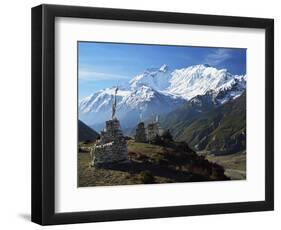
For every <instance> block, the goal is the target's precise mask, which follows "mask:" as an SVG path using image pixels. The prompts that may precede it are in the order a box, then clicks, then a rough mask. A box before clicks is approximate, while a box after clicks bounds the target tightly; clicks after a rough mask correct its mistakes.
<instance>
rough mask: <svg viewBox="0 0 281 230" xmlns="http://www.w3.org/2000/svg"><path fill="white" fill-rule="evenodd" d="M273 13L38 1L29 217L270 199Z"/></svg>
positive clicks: (250, 204)
mask: <svg viewBox="0 0 281 230" xmlns="http://www.w3.org/2000/svg"><path fill="white" fill-rule="evenodd" d="M273 33H274V22H273V19H262V18H246V17H230V16H215V15H200V14H183V13H171V12H153V11H138V10H125V9H108V8H93V7H76V6H58V5H40V6H37V7H34V8H32V221H33V222H36V223H38V224H41V225H51V224H69V223H83V222H98V221H113V220H129V219H142V218H161V217H176V216H192V215H205V214H220V213H236V212H250V211H267V210H273V207H274V183H273V182H274V174H273V172H274V168H273V167H274V164H273V157H274V156H273V153H274V129H273V128H274V123H273V122H274V107H273V106H274V91H273V90H274V76H273V75H274V34H273Z"/></svg>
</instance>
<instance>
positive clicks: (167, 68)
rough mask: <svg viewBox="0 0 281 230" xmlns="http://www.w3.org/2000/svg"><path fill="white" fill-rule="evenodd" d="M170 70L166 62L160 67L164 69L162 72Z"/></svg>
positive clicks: (160, 69) (161, 69)
mask: <svg viewBox="0 0 281 230" xmlns="http://www.w3.org/2000/svg"><path fill="white" fill-rule="evenodd" d="M168 70H169V67H168V66H167V65H166V64H164V65H162V66H161V67H160V68H159V71H162V72H167V71H168Z"/></svg>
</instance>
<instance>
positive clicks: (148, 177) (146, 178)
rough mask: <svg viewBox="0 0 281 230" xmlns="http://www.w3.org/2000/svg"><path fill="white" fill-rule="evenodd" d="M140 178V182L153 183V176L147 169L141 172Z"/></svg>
mask: <svg viewBox="0 0 281 230" xmlns="http://www.w3.org/2000/svg"><path fill="white" fill-rule="evenodd" d="M141 180H142V183H144V184H153V183H154V177H153V175H152V173H151V172H150V171H149V170H146V171H142V172H141Z"/></svg>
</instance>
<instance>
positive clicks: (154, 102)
mask: <svg viewBox="0 0 281 230" xmlns="http://www.w3.org/2000/svg"><path fill="white" fill-rule="evenodd" d="M245 89H246V75H245V76H244V75H241V76H240V75H232V74H231V73H229V72H228V71H227V70H226V69H217V68H215V67H211V66H209V65H207V64H200V65H194V66H189V67H186V68H182V69H175V70H174V71H171V70H170V69H169V68H168V66H167V65H166V64H163V65H162V66H160V68H150V69H147V70H145V71H144V72H143V73H141V74H139V75H137V76H135V77H134V78H132V79H131V80H130V81H129V82H128V84H127V86H124V87H119V90H118V94H117V117H118V119H120V120H122V121H124V123H125V124H127V125H128V126H129V123H130V125H133V124H134V122H137V119H138V118H139V111H140V110H141V111H142V115H143V119H147V118H149V117H150V116H151V114H152V113H157V114H159V115H161V114H164V113H167V112H169V111H172V110H174V109H175V108H176V107H177V106H180V105H182V104H183V103H185V102H186V101H190V100H191V102H194V103H201V101H200V100H201V99H202V98H203V97H202V98H201V97H200V96H201V95H202V96H204V95H205V96H204V98H203V99H204V100H205V101H206V100H207V99H208V100H207V101H212V102H213V103H215V104H218V105H220V104H224V103H226V102H228V101H229V100H232V99H235V98H237V97H239V96H240V95H241V94H242V93H243V92H244V91H245ZM114 92H115V87H112V88H106V89H103V90H100V91H98V92H95V93H94V94H91V95H90V96H88V97H85V98H84V99H82V100H81V101H80V103H79V119H81V120H82V121H84V122H86V123H87V124H90V125H92V124H98V123H102V121H104V119H105V118H106V119H110V114H111V107H112V95H114ZM197 96H199V97H197ZM195 97H196V98H195ZM192 98H193V99H194V100H193V101H192ZM198 100H199V101H198ZM128 119H130V122H129V120H128Z"/></svg>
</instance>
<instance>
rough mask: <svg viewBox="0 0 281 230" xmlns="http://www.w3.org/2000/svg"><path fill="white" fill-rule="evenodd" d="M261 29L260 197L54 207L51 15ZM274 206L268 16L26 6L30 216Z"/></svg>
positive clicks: (66, 218) (173, 213)
mask: <svg viewBox="0 0 281 230" xmlns="http://www.w3.org/2000/svg"><path fill="white" fill-rule="evenodd" d="M56 17H71V18H88V19H109V20H125V21H138V22H155V23H173V24H192V25H211V26H227V27H241V28H261V29H265V36H266V37H265V43H266V44H265V47H266V50H265V92H266V98H265V103H266V104H265V110H266V111H265V118H266V121H265V122H266V127H265V132H266V133H265V143H266V146H265V150H264V151H265V200H264V201H254V202H253V201H251V202H239V203H220V204H203V205H188V206H186V205H185V206H172V207H156V208H136V209H121V210H106V211H89V212H72V213H55V151H54V150H55V46H54V45H55V44H54V43H55V40H54V37H55V30H54V28H55V18H56ZM273 209H274V20H273V19H263V18H247V17H230V16H214V15H201V14H186V13H171V12H153V11H139V10H125V9H110V8H93V7H77V6H62V5H40V6H36V7H34V8H32V209H31V213H32V221H33V222H35V223H38V224H41V225H53V224H71V223H84V222H99V221H116V220H130V219H143V218H162V217H178V216H194V215H206V214H221V213H237V212H252V211H267V210H273Z"/></svg>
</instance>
